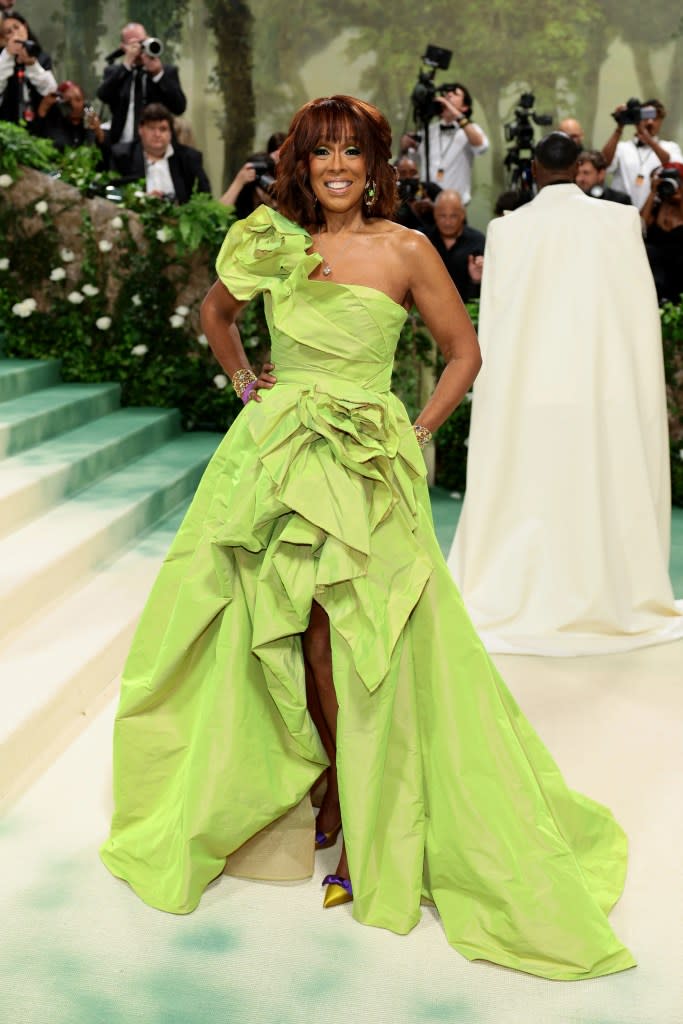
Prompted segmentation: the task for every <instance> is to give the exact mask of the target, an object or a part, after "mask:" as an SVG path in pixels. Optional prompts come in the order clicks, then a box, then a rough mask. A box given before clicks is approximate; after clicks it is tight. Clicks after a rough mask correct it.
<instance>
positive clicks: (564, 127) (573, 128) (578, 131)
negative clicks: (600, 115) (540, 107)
mask: <svg viewBox="0 0 683 1024" xmlns="http://www.w3.org/2000/svg"><path fill="white" fill-rule="evenodd" d="M558 128H559V130H560V131H561V132H564V134H565V135H568V136H569V138H570V139H571V140H572V142H575V143H576V145H577V146H578V147H579V149H583V148H584V144H583V128H582V127H581V125H580V124H579V122H578V121H577V120H576V118H575V117H565V119H564V121H560V123H559V125H558Z"/></svg>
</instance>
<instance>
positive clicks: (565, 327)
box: [448, 184, 683, 656]
mask: <svg viewBox="0 0 683 1024" xmlns="http://www.w3.org/2000/svg"><path fill="white" fill-rule="evenodd" d="M481 294H482V299H481V311H480V331H479V338H480V343H481V347H482V353H483V358H484V363H483V367H482V370H481V373H480V375H479V377H478V379H477V382H476V384H475V388H474V401H473V407H472V425H471V430H470V438H469V448H468V463H467V489H466V494H465V501H464V505H463V510H462V515H461V518H460V523H459V525H458V529H457V532H456V535H455V539H454V541H453V546H452V548H451V552H450V556H449V560H448V561H449V566H450V569H451V572H452V573H453V576H454V577H455V580H456V582H457V583H458V585H459V587H460V589H461V591H462V595H463V598H464V600H465V605H466V607H467V609H468V611H469V613H470V615H471V617H472V620H473V622H474V624H475V626H476V627H477V630H478V631H479V633H480V635H481V638H482V640H483V641H484V644H485V645H486V647H487V648H488V649H489V650H490V651H493V652H507V653H518V654H545V655H557V656H573V655H580V654H603V653H604V654H607V653H612V652H617V651H625V650H629V649H632V648H636V647H641V646H646V645H648V644H654V643H661V642H663V641H668V640H674V639H676V638H678V637H681V636H683V602H678V603H676V602H675V601H674V597H673V593H672V589H671V582H670V580H669V576H668V560H669V539H670V521H671V502H670V480H669V454H668V431H667V418H666V395H665V387H664V369H663V360H662V346H661V332H660V322H659V313H658V309H657V302H656V296H655V290H654V285H653V282H652V275H651V273H650V269H649V266H648V263H647V258H646V255H645V249H644V246H643V242H642V237H641V233H640V220H639V216H638V213H637V211H636V210H635V208H633V207H625V206H621V205H620V204H618V203H609V202H601V201H599V200H596V199H592V198H589V197H587V196H585V195H584V194H583V193H582V192H581V190H580V189H579V188H577V187H576V185H570V184H566V185H553V186H546V187H545V188H544V189H542V190H541V191H540V192H539V194H538V195H537V196H536V198H535V199H534V200H533V201H532V202H531V203H529V204H528V205H527V206H524V207H522V208H521V209H519V210H517V211H516V212H515V213H513V214H512V215H510V216H508V217H505V218H504V219H500V220H497V221H494V222H492V223H491V224H490V225H489V230H488V236H487V240H486V256H485V261H484V279H483V282H482V291H481Z"/></svg>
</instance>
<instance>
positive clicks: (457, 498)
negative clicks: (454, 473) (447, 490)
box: [451, 491, 462, 501]
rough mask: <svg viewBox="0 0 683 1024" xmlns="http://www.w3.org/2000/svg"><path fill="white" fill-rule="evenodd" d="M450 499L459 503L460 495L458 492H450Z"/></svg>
mask: <svg viewBox="0 0 683 1024" xmlns="http://www.w3.org/2000/svg"><path fill="white" fill-rule="evenodd" d="M451 498H455V500H456V501H460V499H461V498H462V494H461V493H460V491H451Z"/></svg>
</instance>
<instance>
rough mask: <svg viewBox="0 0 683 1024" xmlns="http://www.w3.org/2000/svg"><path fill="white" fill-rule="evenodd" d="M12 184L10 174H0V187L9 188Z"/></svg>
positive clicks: (12, 180) (12, 179)
mask: <svg viewBox="0 0 683 1024" xmlns="http://www.w3.org/2000/svg"><path fill="white" fill-rule="evenodd" d="M13 184H14V178H13V177H12V175H11V174H0V188H9V187H10V185H13Z"/></svg>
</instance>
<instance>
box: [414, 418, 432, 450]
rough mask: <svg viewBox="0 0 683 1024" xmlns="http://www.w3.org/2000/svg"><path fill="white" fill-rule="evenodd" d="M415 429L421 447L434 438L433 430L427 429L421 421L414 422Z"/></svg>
mask: <svg viewBox="0 0 683 1024" xmlns="http://www.w3.org/2000/svg"><path fill="white" fill-rule="evenodd" d="M413 430H414V431H415V437H416V438H417V443H418V444H419V446H420V448H424V447H425V445H428V444H429V442H430V441H431V439H432V432H431V430H427V428H426V427H423V426H422V424H421V423H413Z"/></svg>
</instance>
